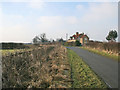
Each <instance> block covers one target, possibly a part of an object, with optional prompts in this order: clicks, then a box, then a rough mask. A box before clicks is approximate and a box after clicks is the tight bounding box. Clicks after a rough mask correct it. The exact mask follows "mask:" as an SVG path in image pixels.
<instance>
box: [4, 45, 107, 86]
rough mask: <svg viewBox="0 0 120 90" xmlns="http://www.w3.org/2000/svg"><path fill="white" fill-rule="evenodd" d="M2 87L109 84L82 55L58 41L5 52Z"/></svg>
mask: <svg viewBox="0 0 120 90" xmlns="http://www.w3.org/2000/svg"><path fill="white" fill-rule="evenodd" d="M74 59H75V61H74ZM2 87H3V88H86V87H87V88H107V86H106V85H105V83H104V82H103V81H102V80H101V79H100V78H99V77H98V76H97V75H96V74H95V73H94V72H93V71H92V70H91V69H90V68H89V67H88V66H87V65H86V64H85V63H84V62H83V61H82V60H81V59H80V57H78V56H76V54H75V53H74V52H73V51H70V50H67V49H66V48H65V47H64V46H61V45H59V44H57V45H44V46H36V47H34V48H31V49H28V50H22V51H18V52H11V53H8V54H4V55H3V56H2Z"/></svg>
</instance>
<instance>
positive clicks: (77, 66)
mask: <svg viewBox="0 0 120 90" xmlns="http://www.w3.org/2000/svg"><path fill="white" fill-rule="evenodd" d="M67 52H68V59H69V62H70V64H71V68H72V70H71V71H72V76H71V78H72V79H73V81H74V82H73V88H107V85H106V84H105V83H104V82H103V81H102V80H101V79H100V78H99V77H98V76H97V75H96V74H95V73H94V72H93V71H92V70H91V68H90V67H89V66H88V65H87V64H86V63H85V62H83V60H82V59H81V58H80V57H79V56H78V55H77V54H76V53H75V52H74V51H72V50H70V49H68V50H67Z"/></svg>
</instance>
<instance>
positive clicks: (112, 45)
mask: <svg viewBox="0 0 120 90" xmlns="http://www.w3.org/2000/svg"><path fill="white" fill-rule="evenodd" d="M86 46H87V47H91V48H95V49H100V50H105V51H108V52H113V53H119V50H120V43H118V42H98V41H90V42H89V43H88V44H86Z"/></svg>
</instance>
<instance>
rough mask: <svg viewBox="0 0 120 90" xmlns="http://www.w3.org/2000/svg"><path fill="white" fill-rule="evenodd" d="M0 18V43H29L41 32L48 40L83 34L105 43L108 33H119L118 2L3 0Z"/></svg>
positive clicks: (0, 4)
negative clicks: (26, 0) (23, 0)
mask: <svg viewBox="0 0 120 90" xmlns="http://www.w3.org/2000/svg"><path fill="white" fill-rule="evenodd" d="M0 19H1V21H2V22H0V28H1V29H0V32H1V33H2V35H0V37H1V41H0V42H23V43H31V42H32V39H33V38H34V37H35V36H36V35H39V34H42V33H46V37H47V39H49V40H50V39H54V40H56V39H58V38H63V39H64V40H66V34H68V39H69V37H70V36H72V35H73V34H75V33H76V32H79V33H82V32H84V33H85V34H87V35H88V37H89V38H90V40H94V41H103V42H104V41H107V40H106V36H107V35H108V33H109V31H110V30H116V31H117V32H118V2H43V1H42V2H38V0H37V1H36V0H35V1H34V0H31V2H30V1H29V2H20V1H19V2H16V1H15V0H9V2H8V1H7V0H6V2H0ZM118 34H119V32H118ZM118 36H119V35H118ZM116 41H117V42H118V41H119V40H118V38H117V39H116Z"/></svg>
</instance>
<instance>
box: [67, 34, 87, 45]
mask: <svg viewBox="0 0 120 90" xmlns="http://www.w3.org/2000/svg"><path fill="white" fill-rule="evenodd" d="M76 40H78V41H80V43H81V44H82V45H84V44H87V43H88V42H89V37H88V36H87V35H86V34H84V33H81V34H79V33H78V32H76V34H74V35H73V36H71V37H70V39H69V40H68V41H67V42H75V41H76Z"/></svg>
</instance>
